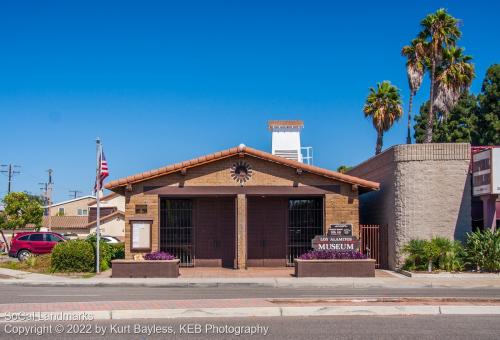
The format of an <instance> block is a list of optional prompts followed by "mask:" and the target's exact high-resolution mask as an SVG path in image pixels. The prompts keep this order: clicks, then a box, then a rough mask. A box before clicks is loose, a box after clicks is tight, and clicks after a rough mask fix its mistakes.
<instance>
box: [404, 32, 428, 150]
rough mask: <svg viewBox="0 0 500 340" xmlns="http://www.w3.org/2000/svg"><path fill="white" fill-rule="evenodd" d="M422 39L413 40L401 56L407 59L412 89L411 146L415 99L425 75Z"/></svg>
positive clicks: (409, 81) (410, 108)
mask: <svg viewBox="0 0 500 340" xmlns="http://www.w3.org/2000/svg"><path fill="white" fill-rule="evenodd" d="M423 44H424V41H423V40H422V39H413V40H412V41H411V43H410V45H406V46H404V47H403V48H402V50H401V55H402V56H404V57H406V75H407V77H408V86H409V88H410V99H409V101H408V132H407V135H406V143H407V144H411V112H412V107H413V98H414V97H415V95H416V94H417V91H418V90H419V89H420V86H421V85H422V80H423V79H424V73H425V50H424V46H423Z"/></svg>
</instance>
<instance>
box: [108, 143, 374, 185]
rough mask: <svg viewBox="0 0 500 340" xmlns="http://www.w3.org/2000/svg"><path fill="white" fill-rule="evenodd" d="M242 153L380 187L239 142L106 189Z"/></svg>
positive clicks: (110, 183) (311, 171) (125, 178)
mask: <svg viewBox="0 0 500 340" xmlns="http://www.w3.org/2000/svg"><path fill="white" fill-rule="evenodd" d="M242 154H244V155H249V156H253V157H256V158H260V159H263V160H266V161H269V162H273V163H277V164H281V165H285V166H289V167H292V168H296V169H300V170H303V171H307V172H309V173H312V174H316V175H319V176H324V177H328V178H331V179H334V180H338V181H341V182H346V183H350V184H355V185H359V186H361V187H364V188H367V189H371V190H378V189H379V187H380V185H379V183H377V182H372V181H367V180H365V179H362V178H358V177H354V176H350V175H346V174H341V173H340V172H337V171H332V170H328V169H324V168H320V167H317V166H314V165H308V164H304V163H301V162H297V161H293V160H290V159H287V158H283V157H280V156H275V155H272V154H270V153H267V152H264V151H260V150H257V149H253V148H250V147H248V146H245V145H244V144H241V145H240V146H237V147H234V148H230V149H227V150H223V151H219V152H215V153H212V154H208V155H205V156H201V157H198V158H194V159H191V160H188V161H184V162H181V163H176V164H172V165H167V166H164V167H162V168H158V169H154V170H150V171H145V172H142V173H139V174H136V175H132V176H128V177H124V178H120V179H117V180H114V181H111V182H109V183H108V184H107V185H106V189H109V190H117V189H118V188H120V187H123V186H126V185H128V184H135V183H139V182H143V181H145V180H149V179H152V178H157V177H161V176H165V175H168V174H171V173H174V172H178V171H181V170H183V169H188V168H192V167H195V166H200V165H203V164H207V163H211V162H215V161H218V160H221V159H224V158H229V157H233V156H235V155H242Z"/></svg>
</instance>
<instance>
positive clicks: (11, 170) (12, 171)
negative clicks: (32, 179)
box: [0, 164, 21, 194]
mask: <svg viewBox="0 0 500 340" xmlns="http://www.w3.org/2000/svg"><path fill="white" fill-rule="evenodd" d="M0 166H1V167H2V168H4V169H5V168H7V170H0V172H1V173H3V174H7V178H8V184H7V194H10V190H11V188H12V178H13V177H14V176H15V175H19V174H20V173H21V171H18V170H16V169H19V168H21V166H20V165H13V164H8V165H7V164H2V165H0Z"/></svg>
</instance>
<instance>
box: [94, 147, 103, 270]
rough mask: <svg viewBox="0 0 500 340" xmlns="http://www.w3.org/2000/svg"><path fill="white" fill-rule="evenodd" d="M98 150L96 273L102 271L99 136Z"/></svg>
mask: <svg viewBox="0 0 500 340" xmlns="http://www.w3.org/2000/svg"><path fill="white" fill-rule="evenodd" d="M96 150H97V169H96V202H97V212H96V218H97V220H96V228H95V234H96V256H95V258H96V264H95V272H96V274H99V272H100V268H99V267H100V261H99V243H100V238H101V235H100V234H101V231H100V228H99V227H100V222H101V221H100V220H101V209H100V200H101V197H100V192H101V182H100V178H99V170H100V167H101V165H100V158H101V153H102V147H101V140H100V139H99V138H97V139H96Z"/></svg>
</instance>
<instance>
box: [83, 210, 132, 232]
mask: <svg viewBox="0 0 500 340" xmlns="http://www.w3.org/2000/svg"><path fill="white" fill-rule="evenodd" d="M116 216H122V217H123V218H125V213H124V212H123V211H120V210H117V211H115V212H114V213H111V214H109V215H106V216H103V217H101V218H100V219H99V221H101V223H103V222H106V221H108V220H110V219H113V218H115V217H116ZM96 223H97V221H92V222H90V223H87V224H86V225H85V227H86V228H91V227H93V226H94V225H95V224H96Z"/></svg>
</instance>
